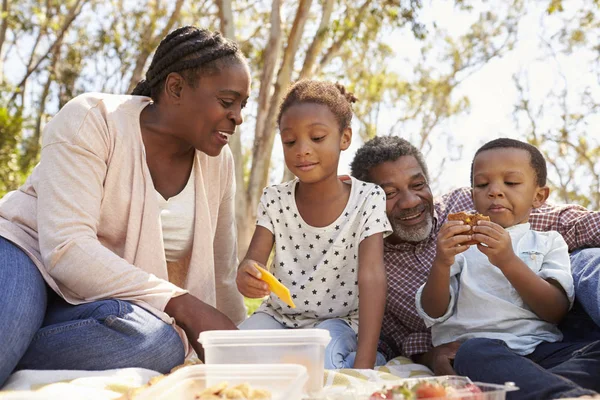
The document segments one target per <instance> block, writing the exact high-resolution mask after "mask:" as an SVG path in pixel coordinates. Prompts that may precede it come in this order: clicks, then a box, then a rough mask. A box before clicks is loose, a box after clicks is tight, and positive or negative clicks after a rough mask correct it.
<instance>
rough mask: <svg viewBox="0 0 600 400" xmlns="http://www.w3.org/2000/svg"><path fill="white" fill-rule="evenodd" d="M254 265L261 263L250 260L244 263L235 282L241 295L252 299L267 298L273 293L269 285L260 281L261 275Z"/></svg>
mask: <svg viewBox="0 0 600 400" xmlns="http://www.w3.org/2000/svg"><path fill="white" fill-rule="evenodd" d="M254 264H259V263H257V262H256V261H254V260H250V259H245V260H244V261H242V263H241V264H240V266H239V268H238V272H237V278H236V280H235V282H236V284H237V287H238V290H239V291H240V293H241V294H243V295H244V296H246V297H249V298H251V299H256V298H261V297H265V296H268V295H269V293H271V291H270V289H269V285H267V284H266V283H265V282H264V281H262V280H261V279H260V277H261V273H260V271H259V270H258V269H257V268H256V267H254ZM259 265H260V264H259ZM260 266H261V267H262V265H260Z"/></svg>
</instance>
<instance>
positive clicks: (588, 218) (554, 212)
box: [529, 204, 600, 251]
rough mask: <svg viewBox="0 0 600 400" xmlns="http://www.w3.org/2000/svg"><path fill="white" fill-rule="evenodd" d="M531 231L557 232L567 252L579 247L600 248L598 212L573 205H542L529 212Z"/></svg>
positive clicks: (599, 213)
mask: <svg viewBox="0 0 600 400" xmlns="http://www.w3.org/2000/svg"><path fill="white" fill-rule="evenodd" d="M529 222H530V223H531V229H532V230H535V231H543V232H544V231H557V232H558V233H560V234H561V235H562V236H563V238H564V239H565V241H566V242H567V245H568V246H569V251H573V250H575V249H578V248H581V247H600V212H598V211H590V210H588V209H587V208H584V207H582V206H579V205H575V204H567V205H561V206H555V205H551V204H544V205H543V206H542V207H540V208H536V209H534V210H533V211H532V212H531V216H530V217H529Z"/></svg>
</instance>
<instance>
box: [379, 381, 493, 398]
mask: <svg viewBox="0 0 600 400" xmlns="http://www.w3.org/2000/svg"><path fill="white" fill-rule="evenodd" d="M478 393H481V389H479V387H477V386H476V385H473V384H472V383H469V384H467V385H465V386H464V387H461V388H455V387H451V386H448V385H444V384H441V383H437V382H425V381H423V382H418V383H416V384H413V385H410V384H404V385H398V386H394V387H392V388H390V389H383V390H380V391H378V392H375V393H373V394H372V395H371V397H369V400H417V399H456V400H463V399H464V400H481V398H482V397H481V395H478Z"/></svg>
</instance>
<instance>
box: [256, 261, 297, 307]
mask: <svg viewBox="0 0 600 400" xmlns="http://www.w3.org/2000/svg"><path fill="white" fill-rule="evenodd" d="M254 266H255V267H256V268H257V269H258V270H259V271H260V273H261V274H262V276H261V279H262V280H263V281H264V282H265V283H266V284H267V285H269V289H271V292H273V293H275V294H276V295H277V296H278V297H279V298H280V299H281V300H283V301H284V302H285V304H287V305H288V306H290V307H292V308H296V305H295V304H294V301H293V300H292V296H291V295H290V289H288V288H286V287H285V286H284V285H282V284H281V282H279V281H278V280H277V278H275V277H274V276H273V275H272V274H271V273H270V272H269V271H267V270H266V269H264V268H261V267H260V266H259V265H258V264H254Z"/></svg>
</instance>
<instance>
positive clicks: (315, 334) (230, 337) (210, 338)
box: [198, 329, 331, 346]
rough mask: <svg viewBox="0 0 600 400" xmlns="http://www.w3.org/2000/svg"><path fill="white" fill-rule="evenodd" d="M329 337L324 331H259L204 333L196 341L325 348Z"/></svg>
mask: <svg viewBox="0 0 600 400" xmlns="http://www.w3.org/2000/svg"><path fill="white" fill-rule="evenodd" d="M330 340H331V336H329V331H327V330H325V329H259V330H236V331H206V332H202V333H201V334H200V337H199V338H198V341H199V342H200V343H201V344H202V346H218V345H253V346H255V345H273V344H291V345H298V344H320V345H323V346H327V344H328V343H329V341H330Z"/></svg>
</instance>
